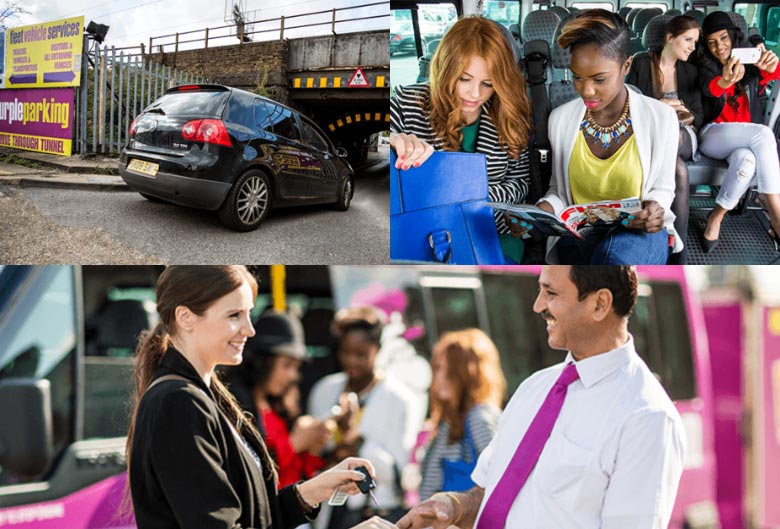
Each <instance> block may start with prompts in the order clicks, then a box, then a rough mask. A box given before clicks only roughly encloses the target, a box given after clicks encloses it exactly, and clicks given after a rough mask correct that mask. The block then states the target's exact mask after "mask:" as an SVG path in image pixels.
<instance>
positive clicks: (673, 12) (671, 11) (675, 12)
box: [664, 9, 683, 17]
mask: <svg viewBox="0 0 780 529" xmlns="http://www.w3.org/2000/svg"><path fill="white" fill-rule="evenodd" d="M682 14H683V12H682V11H681V10H679V9H667V10H666V13H664V15H672V16H673V17H676V16H679V15H682Z"/></svg>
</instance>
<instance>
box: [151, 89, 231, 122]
mask: <svg viewBox="0 0 780 529" xmlns="http://www.w3.org/2000/svg"><path fill="white" fill-rule="evenodd" d="M229 96H230V92H229V91H226V90H220V91H219V92H174V93H172V94H165V95H164V96H162V97H161V98H160V99H158V100H157V101H155V102H154V103H152V104H151V105H150V106H149V107H147V108H146V111H147V112H148V111H149V110H158V109H159V110H162V111H163V112H164V113H165V115H166V116H170V115H179V116H182V115H183V116H191V115H193V116H194V115H198V116H220V115H221V114H222V109H223V108H224V104H225V101H227V98H228V97H229Z"/></svg>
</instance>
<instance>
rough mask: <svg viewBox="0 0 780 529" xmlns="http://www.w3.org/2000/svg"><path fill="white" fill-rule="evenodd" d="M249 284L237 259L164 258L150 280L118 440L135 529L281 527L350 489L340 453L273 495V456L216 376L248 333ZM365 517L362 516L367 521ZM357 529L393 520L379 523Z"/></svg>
mask: <svg viewBox="0 0 780 529" xmlns="http://www.w3.org/2000/svg"><path fill="white" fill-rule="evenodd" d="M256 296H257V282H256V281H255V279H254V277H252V275H251V274H250V273H249V272H248V271H247V269H246V268H245V267H243V266H170V267H168V268H166V269H165V270H164V271H163V273H162V274H161V275H160V278H159V279H158V281H157V312H158V313H159V315H160V323H158V324H157V326H156V327H155V328H154V329H152V330H151V331H149V332H147V333H145V334H144V335H142V337H141V339H140V344H139V346H138V350H137V358H136V367H135V373H134V378H135V382H136V403H135V407H134V410H133V414H132V419H131V422H130V428H129V432H128V438H127V448H128V449H127V462H128V468H129V481H130V493H131V495H132V502H133V507H134V510H135V520H136V524H137V526H138V528H139V529H151V528H163V527H165V528H174V527H178V528H182V529H183V528H193V527H197V528H199V529H208V528H220V529H222V528H236V529H238V528H239V527H244V528H248V527H253V528H274V529H281V528H289V527H295V526H297V525H300V524H303V523H306V522H307V521H310V520H312V519H313V518H314V517H316V515H317V513H318V512H319V504H320V503H321V502H322V501H325V500H327V499H328V498H329V497H330V495H331V494H332V493H333V491H334V490H335V489H336V488H338V487H341V488H342V490H344V491H346V492H348V493H350V494H356V493H358V492H359V489H358V487H357V485H356V484H355V481H360V480H362V479H363V475H362V474H361V473H360V472H357V471H355V470H352V469H354V468H355V467H358V466H360V465H364V466H366V467H367V468H368V469H369V472H370V473H373V467H372V466H371V464H370V463H369V462H368V461H366V460H363V459H358V458H349V459H347V460H345V461H342V462H341V463H339V464H338V465H336V466H335V467H334V468H333V469H332V470H331V471H329V472H325V473H323V474H320V475H319V476H317V477H316V478H313V479H311V480H309V481H306V482H300V483H297V484H295V485H291V486H289V487H286V488H283V489H282V490H280V491H279V492H278V493H277V490H276V482H277V474H276V469H275V465H274V462H273V461H272V460H271V458H270V457H269V455H268V452H267V450H266V447H265V444H264V443H263V441H262V439H261V437H260V435H259V434H258V432H257V429H256V428H255V426H254V424H253V423H252V421H251V419H248V418H247V417H245V416H244V415H243V413H242V412H241V409H240V407H239V406H238V404H237V402H236V400H235V398H234V397H233V396H232V395H231V394H230V393H229V392H228V391H227V390H226V389H225V386H224V385H223V384H222V382H221V381H220V380H219V378H218V377H217V376H216V375H215V373H214V369H215V368H216V367H217V366H218V365H237V364H239V363H240V362H241V360H242V352H243V348H244V344H245V343H246V341H247V339H248V338H249V337H250V336H253V335H254V334H255V331H254V329H253V328H252V324H251V322H250V320H249V313H250V311H251V310H252V307H253V306H254V301H255V298H256ZM366 523H369V522H366ZM371 523H373V524H374V525H373V526H372V525H365V526H363V527H365V528H367V527H392V525H390V524H386V523H385V522H382V521H377V520H373V521H371Z"/></svg>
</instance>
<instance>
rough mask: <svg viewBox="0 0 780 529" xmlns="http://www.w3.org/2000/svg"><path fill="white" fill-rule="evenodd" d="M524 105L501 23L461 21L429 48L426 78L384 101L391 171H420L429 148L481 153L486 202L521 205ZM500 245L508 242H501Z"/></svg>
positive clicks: (525, 168) (525, 172)
mask: <svg viewBox="0 0 780 529" xmlns="http://www.w3.org/2000/svg"><path fill="white" fill-rule="evenodd" d="M530 108H531V107H530V103H529V102H528V98H527V97H526V94H525V80H524V78H523V75H522V73H521V72H520V68H519V67H518V65H517V62H516V60H515V57H514V55H513V52H512V48H511V44H510V39H509V38H508V36H507V35H505V34H504V32H503V31H502V28H501V26H500V25H499V24H497V23H495V22H493V21H492V20H489V19H486V18H482V17H466V18H463V19H461V20H459V21H458V22H456V23H455V24H454V25H453V26H452V28H450V29H449V31H447V33H445V35H444V37H443V38H442V40H441V43H440V44H439V46H438V48H437V49H436V53H435V54H434V55H433V59H432V60H431V77H430V81H429V82H428V83H422V84H414V85H409V86H405V87H400V86H399V87H396V89H395V94H394V95H393V97H391V98H390V117H391V121H390V146H391V147H392V148H393V150H395V152H396V154H397V155H398V162H397V165H396V167H397V168H399V169H409V168H410V167H419V166H420V165H422V164H423V163H425V161H426V160H427V159H428V158H429V157H430V155H431V154H433V152H434V151H455V152H478V153H482V154H484V155H485V157H486V162H487V173H488V194H489V196H490V200H491V201H493V202H509V203H512V204H521V203H523V202H524V201H525V199H526V196H527V194H528V185H529V178H530V177H529V175H530V165H529V159H528V151H527V149H526V147H527V145H528V139H529V136H530V129H531V120H530V115H531V110H530ZM495 216H496V225H497V228H498V231H499V233H501V234H509V233H510V230H509V228H508V227H506V226H505V225H504V220H503V216H502V215H500V214H499V213H496V214H495ZM506 241H511V237H510V238H509V239H506V238H504V240H502V244H504V243H505V242H506ZM505 253H506V248H505ZM508 256H509V257H510V258H511V257H512V255H508Z"/></svg>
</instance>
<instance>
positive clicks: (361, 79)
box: [347, 66, 371, 88]
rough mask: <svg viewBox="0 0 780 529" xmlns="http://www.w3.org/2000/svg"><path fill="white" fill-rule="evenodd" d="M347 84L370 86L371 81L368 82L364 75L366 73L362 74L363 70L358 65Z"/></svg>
mask: <svg viewBox="0 0 780 529" xmlns="http://www.w3.org/2000/svg"><path fill="white" fill-rule="evenodd" d="M347 86H348V87H350V88H370V87H371V83H369V82H368V77H366V74H364V73H363V70H361V69H360V66H358V67H357V68H356V69H355V72H354V73H353V74H352V77H350V78H349V82H348V83H347Z"/></svg>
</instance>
